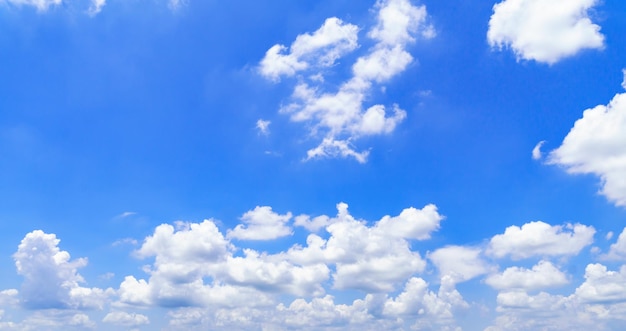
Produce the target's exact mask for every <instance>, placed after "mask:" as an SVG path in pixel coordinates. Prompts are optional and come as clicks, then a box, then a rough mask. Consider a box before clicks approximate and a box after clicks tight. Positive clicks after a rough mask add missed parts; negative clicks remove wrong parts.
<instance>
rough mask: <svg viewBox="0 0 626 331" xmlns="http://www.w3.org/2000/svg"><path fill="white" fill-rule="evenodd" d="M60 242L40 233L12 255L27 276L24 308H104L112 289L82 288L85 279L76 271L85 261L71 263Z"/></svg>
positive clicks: (35, 234)
mask: <svg viewBox="0 0 626 331" xmlns="http://www.w3.org/2000/svg"><path fill="white" fill-rule="evenodd" d="M59 242H60V240H59V239H57V238H56V236H55V235H54V234H47V233H44V232H43V231H41V230H36V231H33V232H31V233H29V234H27V235H26V236H25V237H24V239H23V240H22V242H21V243H20V245H19V246H18V250H17V252H16V253H15V254H14V255H13V258H14V259H15V266H16V268H17V273H18V274H19V275H21V276H23V277H24V283H23V284H22V288H21V290H20V300H21V304H22V305H23V306H24V307H27V308H32V309H41V308H59V309H63V308H74V309H79V308H102V306H103V304H104V302H105V300H106V299H107V297H108V296H110V295H111V294H112V290H110V289H109V290H102V289H98V288H86V287H81V286H80V284H81V283H84V279H83V278H82V276H81V275H80V274H78V272H77V270H78V269H79V268H81V267H84V266H85V265H87V260H86V259H77V260H70V254H69V253H68V252H66V251H62V250H61V249H59V247H58V244H59Z"/></svg>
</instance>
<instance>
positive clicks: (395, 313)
mask: <svg viewBox="0 0 626 331" xmlns="http://www.w3.org/2000/svg"><path fill="white" fill-rule="evenodd" d="M467 306H468V304H467V303H466V302H465V301H464V300H463V298H462V297H461V295H460V294H459V292H458V291H457V290H456V289H455V288H454V285H453V284H452V283H451V282H449V281H447V280H444V282H442V285H441V286H440V287H439V291H438V292H433V291H431V290H430V289H429V284H428V283H427V282H425V281H424V280H423V279H421V278H411V279H409V280H408V281H407V283H406V285H405V288H404V290H403V291H402V292H401V293H399V294H398V295H397V296H396V297H387V296H386V295H379V294H377V295H372V294H367V295H366V296H365V298H363V299H356V300H354V301H353V302H352V303H351V304H338V303H336V302H335V298H334V297H333V296H331V295H326V296H323V297H317V298H312V299H310V300H306V299H303V298H297V299H295V300H293V301H292V302H291V303H289V304H282V303H280V304H278V305H276V306H273V307H266V308H263V309H257V308H249V307H237V308H233V309H228V310H226V309H217V310H207V309H197V308H184V309H179V310H177V311H175V312H172V313H170V316H171V318H172V319H171V320H170V326H171V327H172V328H173V330H188V329H211V330H232V329H254V328H259V327H260V328H263V329H267V330H283V329H289V330H291V329H297V330H372V331H374V330H395V329H408V328H409V327H412V328H413V329H419V330H423V329H428V330H430V329H436V330H455V329H454V326H455V319H454V313H455V312H456V311H457V310H459V309H465V308H467Z"/></svg>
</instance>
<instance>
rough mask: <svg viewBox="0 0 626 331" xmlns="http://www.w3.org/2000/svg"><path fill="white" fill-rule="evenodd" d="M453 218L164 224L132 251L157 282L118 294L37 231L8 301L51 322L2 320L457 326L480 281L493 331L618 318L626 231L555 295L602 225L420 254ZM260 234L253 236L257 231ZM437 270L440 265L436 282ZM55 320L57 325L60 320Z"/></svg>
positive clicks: (268, 211) (19, 258)
mask: <svg viewBox="0 0 626 331" xmlns="http://www.w3.org/2000/svg"><path fill="white" fill-rule="evenodd" d="M443 219H444V217H443V216H442V215H441V214H440V213H439V212H438V210H437V207H436V206H434V205H427V206H425V207H423V208H421V209H417V208H412V207H411V208H406V209H404V210H403V211H401V212H400V213H399V214H398V215H397V216H384V217H382V218H381V219H379V220H378V221H376V222H369V221H366V220H362V219H357V218H355V217H354V216H352V215H351V214H350V213H349V211H348V205H347V204H345V203H339V204H338V205H337V214H336V215H335V216H327V215H319V216H315V217H311V216H309V215H299V216H296V217H293V215H292V214H291V213H290V212H288V213H285V214H278V213H276V212H274V211H273V210H272V208H271V207H269V206H260V207H257V208H255V209H253V210H251V211H249V212H247V213H244V215H243V216H242V218H241V220H242V221H243V223H242V224H241V225H238V226H236V227H235V228H234V229H231V230H227V231H225V234H224V232H223V231H221V230H220V229H219V228H218V226H217V223H216V221H214V220H211V219H209V220H205V221H203V222H200V223H188V222H176V223H174V224H162V225H159V226H157V227H156V228H155V229H154V232H153V234H151V235H149V236H147V237H146V238H145V239H144V240H143V242H142V244H141V247H139V248H138V249H137V250H136V251H134V253H133V254H134V256H135V257H136V258H137V259H139V260H147V262H148V264H147V265H146V266H144V268H143V270H144V272H145V274H146V276H147V277H145V278H144V277H142V276H137V275H133V274H129V275H126V276H125V277H124V279H123V281H122V282H121V283H120V284H119V286H118V287H116V288H106V289H100V288H89V287H84V286H83V285H82V284H85V283H86V280H85V279H84V278H83V277H82V276H81V275H80V274H79V273H78V270H79V269H81V268H83V267H85V266H86V265H87V259H86V258H79V259H74V260H72V259H71V257H70V254H69V253H68V252H66V251H63V250H61V249H60V247H59V243H60V240H59V239H58V238H57V237H56V236H55V235H54V234H49V233H44V232H43V231H40V230H36V231H33V232H31V233H29V234H27V235H26V236H25V237H24V239H23V240H22V242H21V243H20V244H19V247H18V250H17V252H16V253H15V254H14V256H13V258H14V260H15V265H16V268H17V272H18V274H20V275H22V276H23V278H24V281H23V284H22V287H21V289H19V290H16V289H6V290H4V291H2V292H0V303H2V306H3V307H5V308H7V309H11V308H17V307H20V306H21V307H24V308H27V309H35V311H36V312H37V313H36V314H42V315H41V316H40V317H39V319H38V318H36V316H31V317H27V318H26V319H25V320H23V321H4V320H3V321H4V322H3V323H4V324H2V325H4V326H7V325H9V324H7V323H10V325H12V326H13V327H15V328H27V327H34V328H37V327H41V325H36V323H37V321H39V322H41V319H42V318H43V317H42V316H46V317H45V319H46V320H47V321H48V322H47V323H52V324H49V327H50V329H55V328H57V327H58V328H61V326H62V325H69V324H70V323H74V324H73V325H75V326H77V327H79V328H93V327H96V326H97V325H98V324H99V323H107V324H115V325H120V326H126V327H140V326H142V325H149V323H150V319H149V317H148V316H146V315H145V314H142V313H141V311H142V309H145V308H150V307H161V308H165V309H167V310H168V311H169V313H168V316H169V329H172V330H178V329H180V330H182V329H190V328H191V329H207V328H210V329H233V328H234V329H243V328H249V327H253V326H254V327H260V326H263V327H267V328H272V329H280V328H281V327H287V328H299V329H319V328H327V329H330V328H342V329H367V330H369V329H371V330H374V329H377V328H378V329H379V328H386V329H388V328H397V327H400V328H403V327H410V326H412V327H417V328H431V329H432V328H435V329H450V330H453V329H455V328H456V327H457V326H458V324H457V322H456V320H457V317H458V314H460V313H461V314H463V312H464V311H467V310H469V309H478V308H479V306H480V304H478V303H476V302H471V301H468V300H466V299H465V298H464V296H463V293H461V292H460V291H459V290H457V288H456V285H457V284H459V283H463V282H467V281H471V280H473V279H478V280H481V281H480V283H483V284H484V285H480V283H478V282H477V283H476V284H477V285H476V286H487V287H490V288H492V289H493V290H495V291H496V292H497V295H496V302H497V305H498V306H497V312H498V316H497V318H496V319H495V320H494V321H493V325H492V326H491V327H489V328H488V330H505V329H506V330H527V329H529V328H531V329H532V328H538V327H548V328H549V327H554V326H557V325H560V326H564V325H567V326H570V327H573V328H574V329H576V328H578V327H580V326H589V325H591V324H594V325H595V326H596V327H600V328H601V327H602V326H603V325H604V323H610V322H613V320H612V317H611V316H612V315H611V313H610V312H613V311H621V310H623V309H626V287H624V286H623V284H624V281H626V269H624V268H625V267H623V268H622V269H620V270H616V271H612V270H609V269H608V268H607V266H605V265H603V264H601V263H600V262H601V261H602V260H614V261H615V260H616V261H625V260H626V258H625V256H626V253H625V252H626V249H624V247H626V228H625V229H624V231H623V232H622V233H621V234H620V236H619V237H618V239H617V241H616V242H615V243H614V244H612V245H611V247H610V248H609V250H608V251H607V252H606V253H604V254H600V253H599V252H598V250H597V249H595V250H594V251H595V252H596V253H595V254H594V255H592V259H594V260H597V261H590V262H588V263H587V266H586V269H585V274H584V281H583V282H582V283H580V284H578V285H577V286H576V287H575V290H574V291H573V292H572V293H571V294H569V295H563V294H553V293H550V292H551V291H552V290H558V289H560V288H564V287H566V286H568V285H574V284H572V282H573V278H572V276H571V275H569V274H568V273H567V271H566V270H565V269H564V267H566V266H567V265H568V260H569V259H574V258H576V257H577V256H579V255H580V254H581V252H583V251H584V250H585V249H588V248H589V247H590V246H591V245H592V244H593V243H594V235H595V233H596V229H595V228H594V227H593V226H587V225H583V224H564V225H551V224H548V223H545V222H541V221H534V222H528V223H526V224H522V225H521V226H510V227H508V228H506V229H505V231H504V232H503V233H501V234H496V235H494V236H493V237H491V238H486V239H485V241H484V242H483V243H481V244H478V245H472V246H444V247H440V248H437V249H434V250H432V251H423V252H419V251H418V250H416V249H414V248H413V247H416V246H417V247H419V245H417V243H419V242H421V241H427V240H429V239H430V238H431V237H432V235H433V234H434V233H435V232H436V231H437V230H438V229H439V228H440V227H441V222H442V221H443ZM255 227H256V228H255ZM258 227H263V230H260V231H257V230H259V229H258ZM251 229H255V231H254V236H248V235H247V234H246V231H248V230H251ZM299 231H305V233H307V232H308V235H306V242H298V241H297V239H295V238H296V237H295V236H294V232H299ZM260 234H262V235H260ZM279 238H293V239H292V240H295V242H293V241H292V246H291V247H289V248H288V249H285V250H283V251H279V252H267V251H258V250H254V249H251V248H247V246H248V245H247V243H250V242H251V241H272V240H278V239H279ZM138 262H140V261H138ZM504 266H506V267H504ZM429 270H431V271H434V270H436V271H437V273H436V278H434V279H431V280H430V281H428V280H426V279H428V278H429V277H430V278H433V275H432V272H431V271H429ZM429 274H430V276H429ZM350 290H357V291H358V292H359V293H362V294H361V295H362V296H361V298H357V299H354V300H352V301H351V302H349V303H340V302H337V299H338V298H341V297H342V296H343V294H342V292H344V291H350ZM561 292H562V291H559V293H561ZM484 293H489V291H487V290H485V292H484ZM250 298H255V299H254V300H250ZM94 310H95V311H99V312H102V313H101V314H102V315H104V317H103V318H102V319H101V321H94V320H92V319H91V318H90V317H89V314H91V313H90V312H93V311H94ZM546 314H547V316H546ZM539 316H542V317H541V318H539ZM572 316H575V317H572ZM615 316H618V315H615ZM55 320H56V321H57V322H56V323H57V324H55V323H53V322H50V321H55ZM564 323H565V324H564ZM2 325H0V329H1V328H2ZM512 325H515V326H512Z"/></svg>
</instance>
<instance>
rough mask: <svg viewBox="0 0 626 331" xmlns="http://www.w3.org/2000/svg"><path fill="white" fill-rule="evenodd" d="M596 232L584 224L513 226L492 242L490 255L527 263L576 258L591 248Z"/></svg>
mask: <svg viewBox="0 0 626 331" xmlns="http://www.w3.org/2000/svg"><path fill="white" fill-rule="evenodd" d="M595 232H596V231H595V229H594V228H593V227H592V226H586V225H581V224H575V225H572V224H567V225H565V226H560V225H555V226H551V225H550V224H547V223H544V222H541V221H538V222H530V223H526V224H524V225H522V227H521V228H520V227H518V226H515V225H513V226H509V227H507V228H506V230H505V231H504V234H499V235H496V236H494V237H493V238H491V241H490V243H489V250H488V252H489V253H490V254H491V255H493V256H495V257H497V258H502V257H505V256H510V257H511V258H513V259H516V260H517V259H525V258H529V257H531V256H573V255H576V254H578V253H579V252H580V251H581V250H582V249H583V248H584V247H586V246H588V245H591V243H592V242H593V235H594V234H595Z"/></svg>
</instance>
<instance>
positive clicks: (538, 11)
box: [487, 0, 604, 64]
mask: <svg viewBox="0 0 626 331" xmlns="http://www.w3.org/2000/svg"><path fill="white" fill-rule="evenodd" d="M598 3H599V1H598V0H553V1H544V0H504V1H502V2H500V3H498V4H496V5H494V7H493V15H492V16H491V19H490V20H489V31H488V32H487V40H488V41H489V44H490V45H491V46H492V47H497V48H503V47H510V48H511V49H512V50H513V51H514V52H515V55H516V56H517V58H518V59H524V60H535V61H537V62H544V63H548V64H553V63H556V62H558V61H559V60H561V59H563V58H565V57H569V56H572V55H575V54H576V53H578V52H579V51H580V50H583V49H601V48H603V47H604V36H603V35H602V34H601V33H600V26H598V25H596V24H594V23H593V22H592V21H591V19H590V18H589V14H588V11H589V9H591V8H592V7H594V6H596V5H597V4H598Z"/></svg>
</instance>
